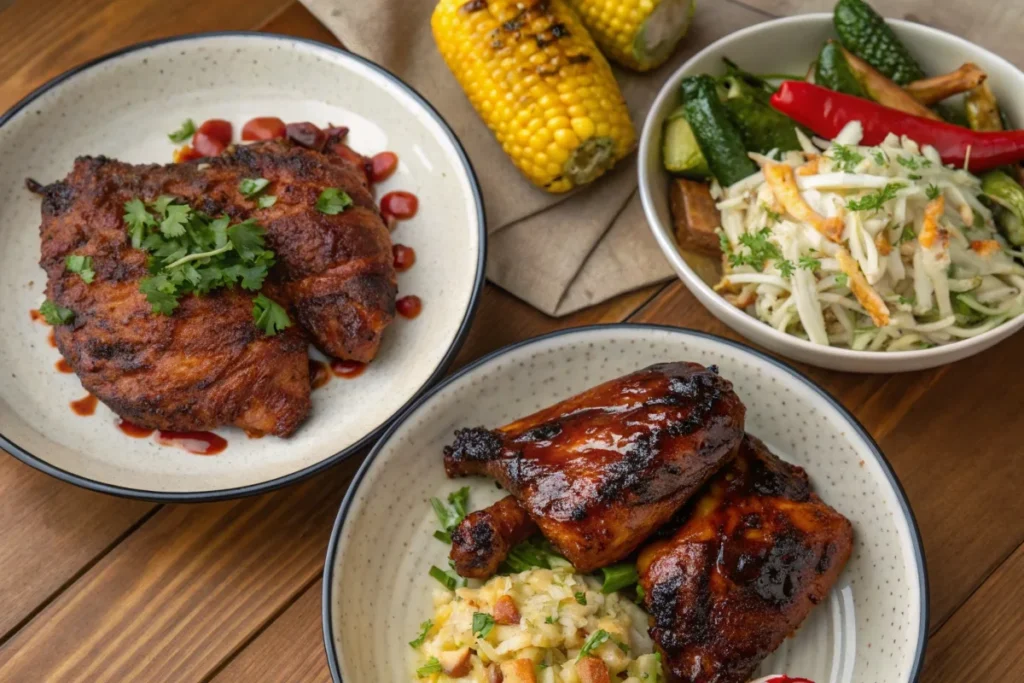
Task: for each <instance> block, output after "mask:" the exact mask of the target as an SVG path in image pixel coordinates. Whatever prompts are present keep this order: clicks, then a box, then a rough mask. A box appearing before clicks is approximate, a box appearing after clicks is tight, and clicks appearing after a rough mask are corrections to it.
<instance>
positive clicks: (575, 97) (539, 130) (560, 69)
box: [430, 0, 636, 192]
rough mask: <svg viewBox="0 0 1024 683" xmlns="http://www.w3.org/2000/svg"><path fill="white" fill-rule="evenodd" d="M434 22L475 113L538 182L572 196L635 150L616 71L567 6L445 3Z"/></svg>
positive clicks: (482, 0)
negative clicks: (613, 71)
mask: <svg viewBox="0 0 1024 683" xmlns="http://www.w3.org/2000/svg"><path fill="white" fill-rule="evenodd" d="M430 23H431V27H432V28H433V31H434V40H435V41H436V43H437V46H438V49H439V50H440V51H441V55H442V56H443V57H444V60H445V62H447V64H448V68H450V69H451V70H452V73H454V74H455V77H456V78H457V79H458V81H459V84H460V85H461V86H462V89H463V90H465V91H466V94H467V95H468V96H469V100H470V102H471V103H472V104H473V107H474V108H475V109H476V111H477V113H478V114H480V116H481V117H482V118H483V120H484V122H485V123H486V124H487V125H488V127H489V128H490V129H491V130H492V131H494V134H495V135H496V136H497V138H498V141H499V142H500V143H501V145H502V147H503V148H504V149H505V152H506V154H508V156H509V157H510V158H511V159H512V161H513V163H515V165H516V166H517V167H519V170H521V171H522V172H523V173H524V174H525V175H526V176H527V177H528V178H529V179H530V180H531V181H533V182H534V183H535V184H536V185H539V186H540V187H542V188H544V189H545V190H548V191H549V192H567V191H568V190H571V189H572V188H574V187H576V186H578V185H582V184H584V183H588V182H590V181H592V180H594V179H595V178H597V177H598V176H600V175H601V174H602V173H604V172H605V171H607V170H608V169H609V168H611V167H612V166H613V165H614V164H615V162H617V161H618V160H619V159H621V158H622V157H624V156H626V155H627V154H628V153H629V152H630V151H631V150H632V149H633V146H634V144H635V142H636V133H635V131H634V130H633V123H632V121H630V118H629V111H628V110H627V109H626V102H625V100H623V99H622V93H621V92H619V87H618V84H617V83H616V82H615V78H614V76H612V71H611V67H609V66H608V62H607V61H606V60H605V58H604V57H603V56H602V55H601V53H600V52H599V51H598V49H597V46H596V45H595V44H594V41H593V39H591V37H590V34H589V33H587V30H586V28H584V26H583V24H582V23H580V21H579V18H578V17H577V16H576V14H575V12H573V10H572V9H571V8H570V7H569V6H568V5H566V4H565V2H564V0H440V2H439V3H438V5H437V7H436V8H435V10H434V14H433V17H432V18H431V22H430Z"/></svg>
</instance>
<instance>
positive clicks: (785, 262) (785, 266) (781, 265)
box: [775, 259, 794, 278]
mask: <svg viewBox="0 0 1024 683" xmlns="http://www.w3.org/2000/svg"><path fill="white" fill-rule="evenodd" d="M775 267H776V268H778V269H779V275H781V276H782V277H785V278H789V277H793V270H794V266H793V262H792V261H790V260H789V259H782V260H781V261H776V262H775Z"/></svg>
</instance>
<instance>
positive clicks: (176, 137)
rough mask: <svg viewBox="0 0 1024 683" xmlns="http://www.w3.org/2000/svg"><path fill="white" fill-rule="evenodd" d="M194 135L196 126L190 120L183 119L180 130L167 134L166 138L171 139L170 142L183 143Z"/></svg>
mask: <svg viewBox="0 0 1024 683" xmlns="http://www.w3.org/2000/svg"><path fill="white" fill-rule="evenodd" d="M195 133H196V124H195V123H194V122H193V121H192V119H185V120H184V121H183V122H182V124H181V128H179V129H178V130H176V131H174V132H173V133H168V134H167V137H168V138H170V139H171V142H175V143H177V142H185V140H188V139H189V138H190V137H192V136H193V135H195Z"/></svg>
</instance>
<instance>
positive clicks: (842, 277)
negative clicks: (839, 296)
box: [836, 273, 850, 287]
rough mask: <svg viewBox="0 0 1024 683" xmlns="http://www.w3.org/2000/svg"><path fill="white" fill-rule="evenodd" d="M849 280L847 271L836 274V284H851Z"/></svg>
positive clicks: (841, 285) (842, 285)
mask: <svg viewBox="0 0 1024 683" xmlns="http://www.w3.org/2000/svg"><path fill="white" fill-rule="evenodd" d="M849 281H850V278H849V277H848V276H847V275H846V273H837V274H836V284H837V285H839V286H840V287H845V286H846V285H847V284H849Z"/></svg>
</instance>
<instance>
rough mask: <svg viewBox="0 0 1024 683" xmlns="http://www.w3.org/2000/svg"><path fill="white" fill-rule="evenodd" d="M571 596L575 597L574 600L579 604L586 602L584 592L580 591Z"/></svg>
mask: <svg viewBox="0 0 1024 683" xmlns="http://www.w3.org/2000/svg"><path fill="white" fill-rule="evenodd" d="M573 597H575V598H576V602H578V603H579V604H581V605H586V604H587V594H586V593H584V592H582V591H581V592H579V593H576V595H575V596H573Z"/></svg>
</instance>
